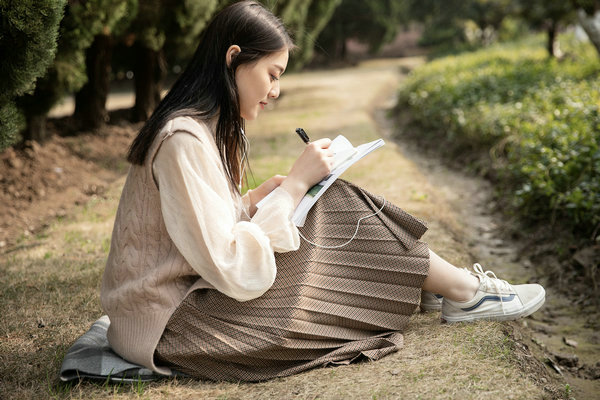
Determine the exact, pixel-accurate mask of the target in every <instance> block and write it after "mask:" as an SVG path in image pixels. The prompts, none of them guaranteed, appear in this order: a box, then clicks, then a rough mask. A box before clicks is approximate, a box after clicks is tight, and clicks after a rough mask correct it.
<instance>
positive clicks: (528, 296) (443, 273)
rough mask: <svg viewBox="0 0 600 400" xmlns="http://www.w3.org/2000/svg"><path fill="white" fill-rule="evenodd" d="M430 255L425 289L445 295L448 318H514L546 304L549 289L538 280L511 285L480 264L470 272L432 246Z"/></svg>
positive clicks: (447, 319) (446, 317)
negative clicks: (536, 281)
mask: <svg viewBox="0 0 600 400" xmlns="http://www.w3.org/2000/svg"><path fill="white" fill-rule="evenodd" d="M429 256H430V264H429V265H430V267H429V275H428V276H427V278H425V281H424V283H423V290H425V291H427V292H431V293H436V294H440V295H442V296H444V300H443V302H442V305H441V308H442V319H443V320H445V321H447V322H460V321H475V320H478V319H491V320H501V321H502V320H512V319H517V318H521V317H525V316H528V315H530V314H532V313H534V312H535V311H537V310H538V309H539V308H540V307H541V306H542V305H543V304H544V301H545V298H546V292H545V290H544V288H543V287H542V286H540V285H538V284H525V285H511V284H509V283H508V282H506V281H503V280H501V279H498V278H496V275H495V274H494V273H493V272H491V271H485V272H484V271H483V268H482V267H481V265H479V264H474V265H473V272H467V271H465V270H462V269H459V268H456V267H455V266H454V265H452V264H450V263H449V262H447V261H446V260H444V259H442V258H441V257H440V256H438V255H437V254H435V253H434V252H433V251H431V250H430V251H429Z"/></svg>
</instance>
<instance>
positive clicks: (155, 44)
mask: <svg viewBox="0 0 600 400" xmlns="http://www.w3.org/2000/svg"><path fill="white" fill-rule="evenodd" d="M220 3H221V5H222V4H226V3H228V1H224V0H204V1H188V0H139V11H138V16H137V18H136V19H135V21H134V22H133V23H132V26H131V28H130V32H131V33H132V34H134V35H135V38H136V39H135V44H134V46H133V52H132V53H133V54H134V64H133V71H134V77H135V106H134V109H133V120H134V121H144V120H146V119H147V118H148V117H149V116H150V114H151V113H152V111H153V110H154V108H155V107H156V105H158V102H159V101H160V97H161V89H162V81H163V79H164V77H165V74H166V67H167V60H166V58H165V56H166V55H168V56H172V57H173V58H175V59H177V58H180V59H186V58H189V57H190V56H191V54H192V52H193V51H194V50H195V48H196V46H197V45H198V37H199V36H200V34H201V32H202V30H203V29H204V27H205V25H206V23H207V22H208V20H209V19H210V18H211V17H212V16H213V14H214V12H215V11H216V10H217V9H218V7H219V5H220ZM165 47H166V49H168V51H167V50H166V49H165Z"/></svg>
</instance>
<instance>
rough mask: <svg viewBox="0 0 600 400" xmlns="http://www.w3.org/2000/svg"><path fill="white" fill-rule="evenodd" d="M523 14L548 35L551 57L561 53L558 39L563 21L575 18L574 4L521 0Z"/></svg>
mask: <svg viewBox="0 0 600 400" xmlns="http://www.w3.org/2000/svg"><path fill="white" fill-rule="evenodd" d="M520 2H521V15H522V16H523V18H524V19H525V20H526V21H527V22H528V23H529V24H530V25H531V26H532V27H534V28H541V29H544V30H545V31H546V33H547V35H548V39H547V42H546V49H547V50H548V54H549V55H550V57H555V56H557V55H558V54H560V48H559V44H558V42H557V40H556V38H557V35H558V32H559V27H560V24H561V23H564V22H567V21H571V20H573V17H574V13H573V5H572V4H571V3H570V2H568V1H548V0H520Z"/></svg>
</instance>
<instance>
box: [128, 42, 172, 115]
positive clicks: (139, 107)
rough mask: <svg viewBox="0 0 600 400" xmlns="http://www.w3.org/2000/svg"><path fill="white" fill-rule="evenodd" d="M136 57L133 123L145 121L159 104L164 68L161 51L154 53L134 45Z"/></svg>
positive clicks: (164, 73)
mask: <svg viewBox="0 0 600 400" xmlns="http://www.w3.org/2000/svg"><path fill="white" fill-rule="evenodd" d="M136 53H137V57H136V60H135V65H134V71H133V73H134V77H135V105H134V106H133V116H132V118H133V121H134V122H137V121H146V120H147V119H148V118H149V117H150V115H151V114H152V112H153V111H154V109H155V108H156V106H157V105H158V103H159V102H160V99H161V96H160V92H161V86H162V80H163V78H164V77H165V75H166V66H165V61H164V57H163V54H162V50H159V51H155V50H152V49H149V48H147V47H144V46H142V45H140V44H137V45H136Z"/></svg>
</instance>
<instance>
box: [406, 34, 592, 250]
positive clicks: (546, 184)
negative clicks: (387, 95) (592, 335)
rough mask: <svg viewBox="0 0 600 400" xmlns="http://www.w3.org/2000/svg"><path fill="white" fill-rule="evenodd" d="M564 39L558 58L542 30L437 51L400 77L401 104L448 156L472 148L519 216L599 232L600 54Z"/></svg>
mask: <svg viewBox="0 0 600 400" xmlns="http://www.w3.org/2000/svg"><path fill="white" fill-rule="evenodd" d="M561 45H562V47H563V48H564V49H565V51H566V54H565V56H564V57H563V58H562V59H560V60H557V59H551V58H549V57H548V55H547V52H546V50H545V49H544V42H543V38H542V37H539V36H535V37H529V38H526V39H525V40H523V41H521V42H518V43H510V44H502V45H496V46H493V47H490V48H486V49H482V50H479V51H475V52H472V53H463V54H461V55H458V56H448V57H444V58H441V59H438V60H436V61H433V62H431V63H428V64H426V65H425V66H423V67H421V68H419V69H418V70H416V71H415V72H414V73H413V74H411V76H410V77H409V79H407V81H406V82H405V83H404V84H403V85H402V87H401V90H400V93H399V101H398V108H399V109H406V110H407V112H408V113H409V114H410V116H411V118H412V119H413V120H414V121H415V122H416V123H418V124H419V125H420V126H421V127H422V128H424V129H422V131H423V134H424V135H427V136H431V137H432V138H433V140H435V141H436V142H437V143H438V146H439V147H440V148H443V151H444V152H446V153H447V154H450V155H451V156H452V157H454V158H457V157H460V159H461V160H462V159H469V157H471V160H472V159H473V155H474V154H475V155H477V157H476V159H477V163H478V164H477V168H479V169H484V170H485V171H486V172H488V173H489V174H490V175H491V176H493V177H494V179H495V181H496V182H497V183H498V185H497V187H498V189H499V194H500V196H501V198H503V199H505V200H507V201H506V203H507V204H508V205H509V207H510V209H512V210H515V211H516V212H517V213H518V215H519V216H520V217H521V218H522V219H524V220H526V221H528V222H542V223H548V222H549V221H556V220H560V221H561V224H562V225H564V226H565V227H566V228H567V229H568V230H570V231H572V232H573V233H575V234H576V235H578V236H579V237H584V238H589V237H591V236H592V234H594V236H596V235H598V233H600V232H598V228H599V227H600V79H599V72H600V61H599V57H598V54H597V53H596V51H595V50H594V49H593V47H592V46H591V45H590V44H588V43H581V42H577V41H575V40H574V39H573V38H572V37H569V36H563V37H561ZM442 143H443V145H442Z"/></svg>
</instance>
